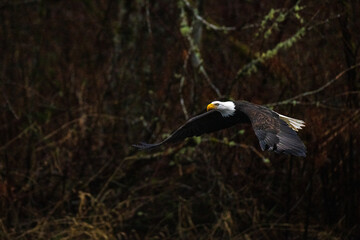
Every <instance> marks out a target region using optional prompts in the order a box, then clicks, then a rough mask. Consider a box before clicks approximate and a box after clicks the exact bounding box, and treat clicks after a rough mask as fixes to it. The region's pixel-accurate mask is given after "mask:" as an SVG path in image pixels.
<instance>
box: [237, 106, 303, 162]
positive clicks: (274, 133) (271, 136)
mask: <svg viewBox="0 0 360 240" xmlns="http://www.w3.org/2000/svg"><path fill="white" fill-rule="evenodd" d="M237 106H238V108H239V109H238V110H240V111H242V112H244V113H245V114H246V115H247V116H248V117H249V119H250V121H251V124H252V127H253V129H254V131H255V135H256V136H257V138H258V139H259V142H260V147H261V149H262V150H263V151H264V150H269V151H274V152H277V153H286V154H291V155H294V156H299V157H305V156H306V147H305V145H304V143H303V142H302V141H301V140H300V138H299V136H298V135H297V134H296V132H295V131H294V130H293V129H292V128H293V127H294V126H292V125H291V124H290V125H288V123H287V122H285V121H284V120H288V122H289V119H291V121H292V120H294V121H297V122H298V123H299V124H300V125H297V128H301V126H304V124H303V122H302V121H301V120H297V119H292V118H288V117H286V116H283V115H279V114H278V113H276V112H274V111H272V110H270V109H268V108H267V107H264V106H260V105H255V104H252V103H249V102H243V101H241V102H238V105H237ZM283 119H284V120H283ZM295 129H296V128H295Z"/></svg>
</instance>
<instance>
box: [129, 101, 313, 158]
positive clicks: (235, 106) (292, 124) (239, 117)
mask: <svg viewBox="0 0 360 240" xmlns="http://www.w3.org/2000/svg"><path fill="white" fill-rule="evenodd" d="M206 110H207V111H206V112H205V113H201V114H199V115H196V116H195V117H192V118H190V119H189V120H188V121H187V122H186V123H185V124H184V125H182V126H181V127H179V128H178V129H177V130H176V131H174V132H173V133H172V134H171V135H170V136H169V137H167V138H166V139H165V140H163V141H162V142H159V143H154V144H149V143H144V142H141V143H139V144H135V145H133V146H134V147H136V148H139V149H151V148H155V147H158V146H161V145H163V144H166V143H172V142H178V141H181V140H184V139H185V138H188V137H192V136H200V135H202V134H205V133H211V132H215V131H218V130H221V129H225V128H229V127H231V126H233V125H235V124H238V123H250V124H251V125H252V127H253V129H254V131H255V135H256V136H257V138H258V139H259V142H260V147H261V149H262V150H263V151H264V150H268V151H274V152H276V153H285V154H289V155H293V156H299V157H305V156H306V147H305V145H304V143H303V142H302V141H301V140H300V138H299V136H298V135H297V134H296V132H297V131H298V130H299V129H301V128H302V127H304V126H305V122H304V121H302V120H298V119H294V118H290V117H287V116H284V115H281V114H279V113H277V112H275V111H273V110H271V109H269V108H267V107H265V106H261V105H257V104H253V103H250V102H246V101H225V102H221V101H214V102H212V103H210V104H209V105H207V108H206Z"/></svg>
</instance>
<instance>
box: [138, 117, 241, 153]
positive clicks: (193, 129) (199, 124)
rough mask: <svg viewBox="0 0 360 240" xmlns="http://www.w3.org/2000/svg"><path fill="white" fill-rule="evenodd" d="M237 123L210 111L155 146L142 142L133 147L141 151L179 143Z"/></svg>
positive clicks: (190, 121)
mask: <svg viewBox="0 0 360 240" xmlns="http://www.w3.org/2000/svg"><path fill="white" fill-rule="evenodd" d="M237 122H238V119H237V118H229V117H223V116H222V115H221V113H219V112H218V111H215V110H210V111H207V112H205V113H202V114H199V115H197V116H195V117H193V118H190V119H189V120H188V121H187V122H186V123H185V124H184V125H182V126H181V127H179V128H178V129H177V130H176V131H175V132H173V133H172V134H171V135H170V136H169V137H168V138H166V139H165V140H164V141H162V142H159V143H154V144H149V143H144V142H141V143H139V144H135V145H133V147H136V148H139V149H151V148H156V147H159V146H161V145H163V144H165V143H173V142H178V141H181V140H184V139H185V138H188V137H193V136H200V135H202V134H205V133H211V132H215V131H218V130H220V129H224V128H228V127H231V126H232V125H234V124H236V123H237Z"/></svg>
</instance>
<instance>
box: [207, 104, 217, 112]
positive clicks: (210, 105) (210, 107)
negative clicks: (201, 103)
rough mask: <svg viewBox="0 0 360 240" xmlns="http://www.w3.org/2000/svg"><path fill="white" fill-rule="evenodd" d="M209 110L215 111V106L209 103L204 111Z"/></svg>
mask: <svg viewBox="0 0 360 240" xmlns="http://www.w3.org/2000/svg"><path fill="white" fill-rule="evenodd" d="M211 109H216V106H215V105H214V104H212V103H210V104H209V105H207V107H206V111H209V110H211Z"/></svg>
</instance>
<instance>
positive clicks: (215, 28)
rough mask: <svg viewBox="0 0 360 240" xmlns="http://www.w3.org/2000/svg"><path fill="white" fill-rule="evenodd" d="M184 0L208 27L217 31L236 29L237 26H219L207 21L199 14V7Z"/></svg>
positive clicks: (196, 16) (197, 17) (198, 18)
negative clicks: (196, 7)
mask: <svg viewBox="0 0 360 240" xmlns="http://www.w3.org/2000/svg"><path fill="white" fill-rule="evenodd" d="M183 2H184V3H185V5H186V6H187V7H188V8H189V9H190V10H191V11H192V12H193V14H194V16H195V18H196V19H197V20H199V21H200V22H201V23H203V24H204V25H205V26H206V27H208V28H210V29H212V30H215V31H234V30H236V27H225V26H217V25H215V24H212V23H210V22H208V21H206V20H205V19H204V18H203V17H201V16H200V15H199V13H198V11H197V9H194V7H193V6H191V4H190V3H189V2H188V1H187V0H183Z"/></svg>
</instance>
